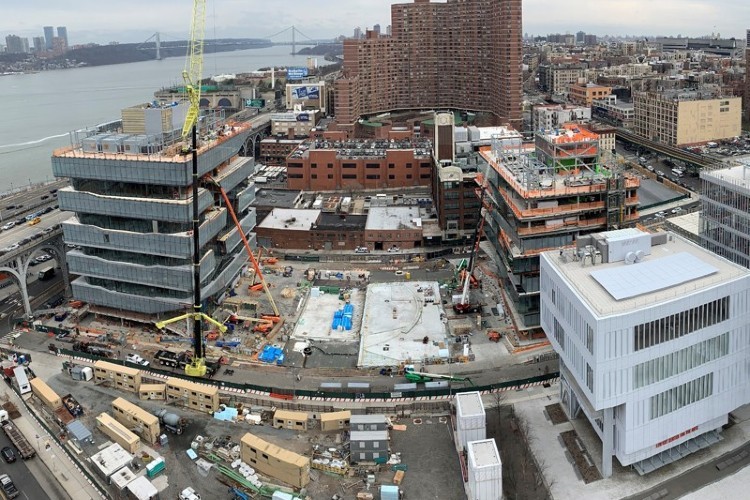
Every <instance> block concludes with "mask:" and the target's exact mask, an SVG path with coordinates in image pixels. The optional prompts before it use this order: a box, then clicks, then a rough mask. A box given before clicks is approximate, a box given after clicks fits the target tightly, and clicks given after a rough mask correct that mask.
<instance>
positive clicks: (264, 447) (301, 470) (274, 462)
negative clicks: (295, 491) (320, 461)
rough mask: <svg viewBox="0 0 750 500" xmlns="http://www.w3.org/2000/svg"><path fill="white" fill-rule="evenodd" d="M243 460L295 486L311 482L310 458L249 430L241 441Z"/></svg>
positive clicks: (269, 475)
mask: <svg viewBox="0 0 750 500" xmlns="http://www.w3.org/2000/svg"><path fill="white" fill-rule="evenodd" d="M240 456H241V457H242V461H243V462H245V463H246V464H248V465H250V467H252V468H254V469H255V470H257V471H258V472H260V473H261V474H263V475H265V476H268V477H272V478H274V479H277V480H279V481H282V482H284V483H286V484H289V485H291V486H294V487H295V488H304V487H305V486H307V483H309V482H310V459H309V458H308V457H303V456H302V455H299V454H297V453H294V452H293V451H289V450H285V449H283V448H280V447H278V446H276V445H275V444H271V443H269V442H268V441H264V440H262V439H261V438H259V437H258V436H255V435H253V434H250V433H249V432H248V433H247V434H245V435H244V436H242V440H241V441H240Z"/></svg>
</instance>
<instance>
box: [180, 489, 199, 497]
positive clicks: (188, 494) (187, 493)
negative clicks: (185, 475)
mask: <svg viewBox="0 0 750 500" xmlns="http://www.w3.org/2000/svg"><path fill="white" fill-rule="evenodd" d="M179 500H201V496H200V495H199V494H198V493H196V492H195V490H194V489H193V488H192V487H187V488H185V489H184V490H182V491H181V492H180V498H179Z"/></svg>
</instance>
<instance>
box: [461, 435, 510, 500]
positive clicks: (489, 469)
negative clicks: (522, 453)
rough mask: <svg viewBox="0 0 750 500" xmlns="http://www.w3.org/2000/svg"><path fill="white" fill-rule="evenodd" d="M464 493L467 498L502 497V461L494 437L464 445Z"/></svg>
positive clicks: (471, 499) (488, 499) (483, 499)
mask: <svg viewBox="0 0 750 500" xmlns="http://www.w3.org/2000/svg"><path fill="white" fill-rule="evenodd" d="M466 455H467V462H468V466H467V473H468V480H467V481H466V495H467V496H468V498H469V500H499V499H501V498H503V463H502V461H501V459H500V452H499V451H498V449H497V444H496V443H495V440H494V439H484V440H481V441H471V442H470V443H468V445H467V447H466Z"/></svg>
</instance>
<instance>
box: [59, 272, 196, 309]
mask: <svg viewBox="0 0 750 500" xmlns="http://www.w3.org/2000/svg"><path fill="white" fill-rule="evenodd" d="M70 286H71V288H72V290H73V297H75V298H76V299H77V300H82V301H84V302H88V303H90V304H94V305H98V306H103V307H111V308H113V309H119V310H125V311H134V312H137V313H142V314H159V313H167V312H173V311H184V310H186V309H187V308H188V307H189V306H190V305H191V304H192V298H191V294H189V293H188V294H186V295H185V296H184V297H182V298H171V297H153V296H142V295H132V294H129V293H124V292H114V291H112V290H108V289H106V288H104V287H101V286H96V285H91V284H89V283H88V282H87V281H86V278H85V277H80V278H78V279H76V280H74V281H73V282H72V283H71V284H70Z"/></svg>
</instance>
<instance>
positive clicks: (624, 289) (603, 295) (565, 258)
mask: <svg viewBox="0 0 750 500" xmlns="http://www.w3.org/2000/svg"><path fill="white" fill-rule="evenodd" d="M639 232H640V231H639ZM601 234H602V235H606V233H601ZM641 234H648V233H644V232H641ZM662 235H663V233H662ZM651 236H652V238H654V237H658V235H651ZM666 236H667V240H668V241H667V242H666V243H664V244H654V243H653V241H652V243H651V245H652V246H651V249H650V252H651V254H650V255H645V256H643V257H642V262H641V263H634V264H630V265H628V264H626V263H625V262H624V261H623V260H616V261H614V262H605V263H597V264H596V265H591V264H590V261H588V260H587V259H585V258H584V259H583V260H581V259H578V258H576V257H575V256H574V255H571V254H570V253H569V252H567V251H560V250H555V251H550V252H545V253H543V254H541V255H542V258H543V259H544V260H545V261H546V262H547V263H549V264H550V265H551V266H552V267H553V268H554V269H555V270H556V271H557V272H558V273H559V274H560V275H561V276H562V277H563V278H565V280H566V281H567V282H568V283H569V284H570V285H571V286H572V288H573V289H574V290H575V292H576V293H577V294H578V295H579V296H580V297H581V299H582V300H583V302H584V303H585V304H586V305H587V306H588V308H589V309H590V310H591V311H592V312H593V313H594V314H595V315H597V316H599V317H604V316H610V315H616V314H622V313H626V312H630V311H633V310H636V309H639V308H643V307H649V306H653V305H656V304H659V303H662V302H668V301H671V300H675V299H677V298H680V297H685V296H686V295H690V294H691V293H695V292H697V291H700V290H703V289H706V288H712V287H717V286H720V285H721V284H724V283H727V282H729V281H733V280H736V279H740V278H743V277H746V276H748V275H750V271H748V270H747V269H745V268H743V267H740V266H738V265H736V264H733V263H731V262H729V261H728V260H725V259H722V258H720V257H718V256H717V255H715V254H714V253H712V252H709V251H708V250H705V249H703V248H701V247H699V246H698V245H695V244H693V243H691V242H689V241H687V240H685V239H683V238H681V237H679V236H676V235H673V234H669V235H666ZM662 237H663V236H662ZM623 245H624V244H622V242H621V245H620V246H623ZM614 247H616V244H615V242H614V241H613V242H610V244H609V248H610V250H611V249H612V248H614ZM669 270H672V272H671V273H667V274H664V272H665V271H669ZM688 270H689V271H690V272H689V273H688V272H687V271H688ZM675 274H676V275H677V276H674V275H675ZM597 278H599V280H597ZM633 278H635V281H632V282H631V284H630V285H628V284H627V283H625V281H626V280H631V279H633ZM601 283H604V285H602V284H601ZM631 286H632V288H631ZM608 290H609V291H608ZM615 297H619V299H618V298H615Z"/></svg>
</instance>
